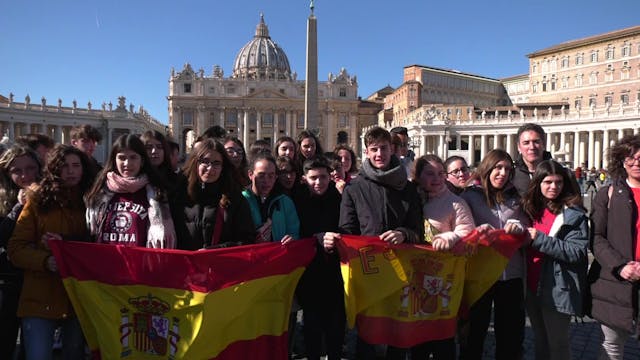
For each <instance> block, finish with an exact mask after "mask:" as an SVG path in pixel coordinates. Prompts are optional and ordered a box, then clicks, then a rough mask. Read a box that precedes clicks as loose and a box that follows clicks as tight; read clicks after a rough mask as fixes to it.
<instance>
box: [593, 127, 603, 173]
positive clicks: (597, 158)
mask: <svg viewBox="0 0 640 360" xmlns="http://www.w3.org/2000/svg"><path fill="white" fill-rule="evenodd" d="M601 157H602V143H601V142H600V141H599V140H598V137H597V134H596V133H594V137H593V163H594V166H595V167H596V169H600V168H602V162H601Z"/></svg>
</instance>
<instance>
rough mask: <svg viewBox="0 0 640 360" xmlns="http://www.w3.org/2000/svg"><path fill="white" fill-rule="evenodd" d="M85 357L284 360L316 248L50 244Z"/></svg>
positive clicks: (301, 244) (299, 244)
mask: <svg viewBox="0 0 640 360" xmlns="http://www.w3.org/2000/svg"><path fill="white" fill-rule="evenodd" d="M50 246H51V250H52V251H53V254H54V256H55V257H56V261H57V263H58V267H59V270H60V275H61V277H62V279H63V282H64V285H65V288H66V290H67V293H68V294H69V298H70V299H71V302H72V304H73V307H74V310H75V311H76V313H77V315H78V319H79V320H80V324H81V326H82V330H83V332H84V335H85V337H86V339H87V342H88V344H89V347H90V348H91V350H92V351H93V353H94V355H95V357H96V358H102V359H249V358H251V359H253V358H255V357H256V354H259V357H260V358H262V359H286V358H287V356H288V354H287V353H288V351H287V350H288V345H287V325H288V320H289V313H290V310H291V303H292V299H293V293H294V290H295V287H296V284H297V283H298V279H299V278H300V276H301V275H302V273H303V272H304V269H305V267H306V265H307V264H308V263H309V262H310V261H311V259H312V258H313V256H314V253H315V244H314V240H312V239H308V240H298V241H292V242H290V243H288V244H286V245H284V246H283V245H281V244H279V243H265V244H257V245H248V246H239V247H233V248H226V249H216V250H203V251H196V252H188V251H181V250H159V249H146V248H137V247H124V246H114V245H103V244H90V243H78V242H68V241H52V242H50Z"/></svg>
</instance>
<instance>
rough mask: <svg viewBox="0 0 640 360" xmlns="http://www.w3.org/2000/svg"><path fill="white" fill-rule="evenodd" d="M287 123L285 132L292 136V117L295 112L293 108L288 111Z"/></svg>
mask: <svg viewBox="0 0 640 360" xmlns="http://www.w3.org/2000/svg"><path fill="white" fill-rule="evenodd" d="M286 116H287V118H286V124H285V126H284V129H285V130H284V134H285V135H287V136H291V118H292V117H293V112H292V111H291V110H289V111H287V112H286Z"/></svg>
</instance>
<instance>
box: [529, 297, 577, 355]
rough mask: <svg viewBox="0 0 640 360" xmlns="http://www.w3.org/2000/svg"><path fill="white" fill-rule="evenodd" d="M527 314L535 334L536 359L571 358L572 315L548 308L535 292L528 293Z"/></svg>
mask: <svg viewBox="0 0 640 360" xmlns="http://www.w3.org/2000/svg"><path fill="white" fill-rule="evenodd" d="M526 305H527V314H528V315H529V320H530V321H531V327H532V328H533V333H534V335H535V349H536V360H547V359H548V360H564V359H571V354H570V349H571V345H570V343H569V324H570V323H571V316H570V315H567V314H563V313H560V312H558V311H556V310H555V309H551V308H547V307H544V306H542V304H540V301H539V300H538V298H537V297H536V296H535V295H534V294H533V293H531V292H530V293H528V294H527V301H526Z"/></svg>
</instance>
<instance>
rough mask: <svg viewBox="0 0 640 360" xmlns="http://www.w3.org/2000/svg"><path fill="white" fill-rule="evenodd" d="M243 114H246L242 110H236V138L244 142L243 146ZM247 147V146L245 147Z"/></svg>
mask: <svg viewBox="0 0 640 360" xmlns="http://www.w3.org/2000/svg"><path fill="white" fill-rule="evenodd" d="M243 114H244V110H243V109H241V108H236V131H237V133H236V136H237V137H238V139H240V141H242V144H243V145H244V127H245V124H244V118H243ZM245 147H246V145H245Z"/></svg>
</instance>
